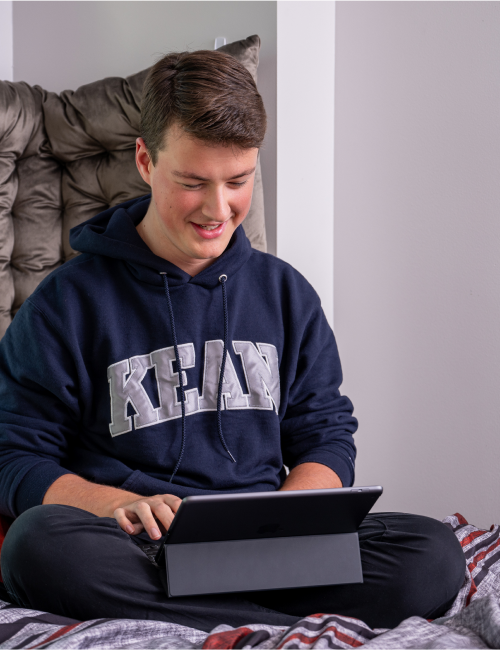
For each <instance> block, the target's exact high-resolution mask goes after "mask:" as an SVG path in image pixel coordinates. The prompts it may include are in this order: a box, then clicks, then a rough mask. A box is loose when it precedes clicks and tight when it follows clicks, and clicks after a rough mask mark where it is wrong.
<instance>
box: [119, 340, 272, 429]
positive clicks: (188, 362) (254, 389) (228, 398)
mask: <svg viewBox="0 0 500 650" xmlns="http://www.w3.org/2000/svg"><path fill="white" fill-rule="evenodd" d="M178 350H179V359H180V362H181V366H182V369H183V370H182V381H183V385H184V386H185V389H184V399H185V403H184V407H185V411H186V415H193V414H194V413H200V412H203V411H216V410H217V392H218V386H219V373H220V367H221V363H222V354H223V350H224V344H223V341H221V340H220V339H219V340H214V341H206V342H205V355H204V356H205V366H204V371H203V386H202V391H201V395H200V393H199V392H198V388H189V387H187V375H186V373H185V370H188V369H189V368H194V367H195V364H196V358H195V356H196V355H195V350H194V345H193V343H183V344H181V345H179V346H178ZM233 350H234V352H235V354H237V355H238V356H239V357H240V358H241V362H242V366H243V372H244V374H245V379H246V383H247V387H248V391H249V392H248V393H244V392H243V390H242V388H241V384H240V382H239V379H238V376H237V374H236V371H235V368H234V365H233V362H232V360H231V357H230V356H229V355H228V356H227V358H226V367H225V371H224V379H223V393H222V409H228V410H233V409H260V410H266V411H272V410H275V411H276V413H278V410H279V406H280V376H279V363H278V351H277V350H276V347H275V346H274V345H272V344H270V343H257V344H256V345H255V344H254V343H252V342H250V341H233ZM174 362H175V351H174V347H173V346H171V347H168V348H162V349H160V350H154V352H151V353H150V354H144V355H140V356H136V357H131V358H130V359H123V361H118V362H117V363H114V364H112V365H111V366H109V368H108V382H109V391H110V399H111V423H110V425H109V431H110V433H111V435H112V436H119V435H121V434H122V433H128V432H129V431H132V418H134V428H135V429H142V428H144V427H149V426H153V425H155V424H160V422H166V421H167V420H174V419H176V418H180V417H181V415H182V412H181V402H180V400H179V399H178V394H177V389H178V388H179V387H180V381H179V373H178V372H175V371H174V366H173V364H174ZM152 368H154V369H155V375H156V382H157V388H158V397H159V401H160V406H159V407H157V408H155V407H154V406H153V404H152V402H151V399H150V397H149V395H148V393H147V392H146V389H145V388H144V386H143V384H142V381H143V379H144V377H145V376H146V373H147V372H148V371H149V370H151V369H152ZM129 404H131V405H132V407H133V409H134V410H135V415H127V409H128V405H129Z"/></svg>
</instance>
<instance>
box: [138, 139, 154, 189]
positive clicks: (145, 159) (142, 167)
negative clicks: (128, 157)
mask: <svg viewBox="0 0 500 650" xmlns="http://www.w3.org/2000/svg"><path fill="white" fill-rule="evenodd" d="M135 164H136V165H137V169H138V170H139V174H140V175H141V177H142V180H143V181H145V182H146V183H147V184H148V185H151V172H152V170H153V163H152V162H151V158H150V156H149V152H148V150H147V149H146V143H145V142H144V140H143V139H142V138H137V140H136V141H135Z"/></svg>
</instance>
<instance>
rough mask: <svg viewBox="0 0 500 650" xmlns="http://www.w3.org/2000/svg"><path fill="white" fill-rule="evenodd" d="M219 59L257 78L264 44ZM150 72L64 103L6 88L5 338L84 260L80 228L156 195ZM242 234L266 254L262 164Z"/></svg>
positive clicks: (0, 162)
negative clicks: (74, 244) (23, 310)
mask: <svg viewBox="0 0 500 650" xmlns="http://www.w3.org/2000/svg"><path fill="white" fill-rule="evenodd" d="M220 49H221V50H222V51H225V52H227V53H228V54H231V55H232V56H234V57H236V58H237V59H238V60H239V61H241V62H242V63H243V65H245V67H246V68H247V69H248V70H249V71H250V72H251V73H252V75H253V76H254V78H255V79H256V78H257V66H258V61H259V49H260V39H259V37H258V36H250V37H249V38H246V39H244V40H241V41H236V42H234V43H229V44H228V45H225V46H223V47H222V48H220ZM147 72H148V71H147V70H144V71H142V72H139V73H137V74H135V75H132V76H130V77H127V78H125V79H122V78H119V77H109V78H107V79H102V80H101V81H96V82H94V83H91V84H87V85H85V86H82V87H81V88H79V89H78V90H75V91H71V90H66V91H64V92H62V93H61V94H60V95H57V94H56V93H51V92H47V91H45V90H43V89H42V88H40V87H39V86H29V85H28V84H26V83H24V82H16V83H10V82H6V81H0V337H2V336H3V334H4V333H5V330H6V329H7V327H8V326H9V323H10V322H11V320H12V318H13V317H14V315H15V314H16V312H17V310H18V309H19V307H20V306H21V305H22V303H23V302H24V300H25V299H26V298H27V297H28V296H29V295H30V294H31V293H32V291H33V290H34V289H35V288H36V287H37V285H38V283H39V282H40V281H41V280H42V279H43V278H44V277H45V276H46V275H48V274H49V273H50V272H51V271H52V270H53V269H55V268H56V267H57V266H59V265H60V264H62V263H63V262H65V261H67V260H68V259H70V258H71V257H73V256H74V255H76V253H75V252H74V251H73V250H72V249H71V248H70V246H69V231H70V229H71V228H72V227H73V226H76V225H77V224H79V223H81V222H82V221H85V220H86V219H89V218H90V217H93V216H94V215H96V214H97V213H98V212H101V211H102V210H105V209H106V208H108V207H109V206H112V205H116V204H117V203H121V202H122V201H127V200H129V199H132V198H135V197H137V196H141V195H143V194H147V193H148V192H149V186H148V185H146V184H145V183H144V181H143V180H142V179H141V177H140V175H139V173H138V171H137V169H136V166H135V139H136V138H137V137H138V135H139V118H140V111H139V106H140V100H141V92H142V86H143V83H144V79H145V77H146V74H147ZM243 225H244V228H245V231H246V233H247V235H248V237H249V239H250V242H251V244H252V246H254V247H255V248H257V249H259V250H265V249H266V238H265V222H264V197H263V190H262V177H261V171H260V164H259V165H258V167H257V172H256V178H255V189H254V194H253V198H252V206H251V208H250V212H249V214H248V216H247V218H246V219H245V221H244V224H243Z"/></svg>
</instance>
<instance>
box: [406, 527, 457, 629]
mask: <svg viewBox="0 0 500 650" xmlns="http://www.w3.org/2000/svg"><path fill="white" fill-rule="evenodd" d="M414 518H415V519H414V535H413V536H410V540H409V544H410V546H413V545H414V547H415V553H414V554H413V556H412V557H413V560H410V559H409V558H408V560H409V561H408V563H407V566H406V567H405V571H404V573H406V577H407V581H405V582H407V585H406V589H405V595H404V600H406V601H412V602H411V608H412V609H413V611H414V612H415V613H417V612H418V615H419V616H422V617H423V618H437V617H438V616H442V615H443V614H444V612H445V611H446V610H447V609H449V607H450V606H451V604H452V602H453V600H454V599H455V597H456V595H457V594H458V592H459V590H460V587H461V586H462V584H463V582H464V579H465V568H466V562H465V556H464V553H463V551H462V547H461V545H460V542H459V541H458V539H457V538H456V536H455V534H454V533H453V531H452V530H451V529H450V528H448V527H447V526H446V525H445V524H443V523H442V522H440V521H438V520H436V519H431V518H430V517H423V516H417V515H414ZM410 585H411V586H410Z"/></svg>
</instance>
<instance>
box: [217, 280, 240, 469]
mask: <svg viewBox="0 0 500 650" xmlns="http://www.w3.org/2000/svg"><path fill="white" fill-rule="evenodd" d="M226 280H227V275H221V276H220V277H219V282H220V284H221V287H222V305H223V308H224V350H223V352H222V363H221V366H220V375H219V390H218V391H217V428H218V430H219V438H220V441H221V443H222V446H223V447H224V449H225V450H226V451H227V453H228V454H229V456H230V457H231V460H232V461H233V463H235V462H236V460H235V458H234V456H233V454H232V453H231V452H230V451H229V448H228V446H227V444H226V441H225V440H224V434H223V433H222V413H221V407H222V382H223V381H224V370H225V369H226V357H227V339H228V330H229V322H228V321H229V318H228V314H227V295H226Z"/></svg>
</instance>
